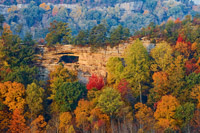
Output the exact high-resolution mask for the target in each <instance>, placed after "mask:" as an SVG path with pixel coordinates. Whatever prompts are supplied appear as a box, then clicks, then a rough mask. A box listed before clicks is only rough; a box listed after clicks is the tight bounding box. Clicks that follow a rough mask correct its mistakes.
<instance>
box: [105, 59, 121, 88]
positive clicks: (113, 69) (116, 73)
mask: <svg viewBox="0 0 200 133" xmlns="http://www.w3.org/2000/svg"><path fill="white" fill-rule="evenodd" d="M106 69H107V71H108V77H107V81H108V83H109V84H114V83H118V82H119V81H120V79H121V78H120V76H121V73H122V72H123V70H124V66H123V63H122V60H121V59H120V58H119V57H110V58H109V60H108V62H107V64H106Z"/></svg>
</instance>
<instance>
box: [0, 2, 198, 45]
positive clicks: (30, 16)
mask: <svg viewBox="0 0 200 133" xmlns="http://www.w3.org/2000/svg"><path fill="white" fill-rule="evenodd" d="M0 3H3V4H6V5H9V6H8V7H7V6H5V7H2V13H3V14H4V16H5V18H6V23H8V24H9V25H10V26H11V30H12V31H13V33H17V34H19V35H20V37H22V38H23V37H24V35H25V33H26V32H31V33H32V35H33V38H34V39H39V38H45V36H46V34H47V33H48V28H49V25H50V23H52V22H53V21H54V20H56V21H62V22H64V23H68V26H69V27H70V28H71V31H72V32H71V33H72V35H77V34H78V33H79V31H80V30H83V31H87V30H91V29H92V28H93V27H94V26H97V25H98V24H104V25H106V29H107V30H108V31H112V32H119V31H120V30H121V29H117V30H113V29H115V28H116V27H117V26H118V25H122V26H123V27H126V28H128V29H129V30H130V32H131V33H134V32H135V31H137V30H140V29H141V28H142V27H145V26H147V25H148V24H150V23H151V22H154V23H155V24H161V23H162V22H164V21H167V20H168V19H169V18H172V19H177V18H178V17H179V18H180V19H183V18H184V16H185V15H188V14H191V15H192V16H194V15H195V14H196V13H198V12H199V11H200V10H199V9H200V8H199V6H198V5H195V4H194V2H192V1H190V0H164V1H163V0H95V1H94V0H34V1H31V0H2V1H0ZM16 4H23V5H22V6H21V5H16ZM0 9H1V7H0ZM120 32H121V31H120ZM124 32H126V30H125V31H124ZM82 33H83V32H82ZM173 34H175V33H173ZM116 36H118V37H119V35H116ZM116 36H112V37H116ZM77 39H78V38H77ZM118 39H119V38H118ZM77 43H78V44H79V43H80V41H78V42H77ZM81 43H82V42H81Z"/></svg>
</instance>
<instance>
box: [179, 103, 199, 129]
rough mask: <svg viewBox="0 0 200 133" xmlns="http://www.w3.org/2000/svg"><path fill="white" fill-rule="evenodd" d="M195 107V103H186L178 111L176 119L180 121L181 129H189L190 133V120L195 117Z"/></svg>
mask: <svg viewBox="0 0 200 133" xmlns="http://www.w3.org/2000/svg"><path fill="white" fill-rule="evenodd" d="M194 111H195V106H194V104H193V103H185V104H184V105H181V106H179V107H178V108H177V109H176V113H175V118H176V119H177V120H178V121H179V124H180V127H181V128H184V127H187V132H188V133H190V120H191V119H192V118H193V116H194Z"/></svg>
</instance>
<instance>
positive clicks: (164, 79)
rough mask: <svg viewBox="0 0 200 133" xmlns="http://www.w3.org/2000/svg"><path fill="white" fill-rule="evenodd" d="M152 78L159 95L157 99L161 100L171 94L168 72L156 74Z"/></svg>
mask: <svg viewBox="0 0 200 133" xmlns="http://www.w3.org/2000/svg"><path fill="white" fill-rule="evenodd" d="M152 78H153V85H154V88H153V89H154V92H156V93H157V94H158V95H157V96H156V97H155V99H160V98H161V97H162V96H164V95H167V94H168V93H169V92H170V89H169V87H168V85H169V79H168V74H167V73H166V72H155V73H154V74H153V76H152Z"/></svg>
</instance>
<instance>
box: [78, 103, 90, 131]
mask: <svg viewBox="0 0 200 133" xmlns="http://www.w3.org/2000/svg"><path fill="white" fill-rule="evenodd" d="M93 106H94V105H93V104H92V102H90V101H86V100H83V99H82V100H80V101H79V102H78V106H77V107H76V110H74V113H75V115H76V123H77V126H78V127H81V129H83V131H89V130H91V123H90V111H91V110H92V108H94V107H93Z"/></svg>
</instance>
